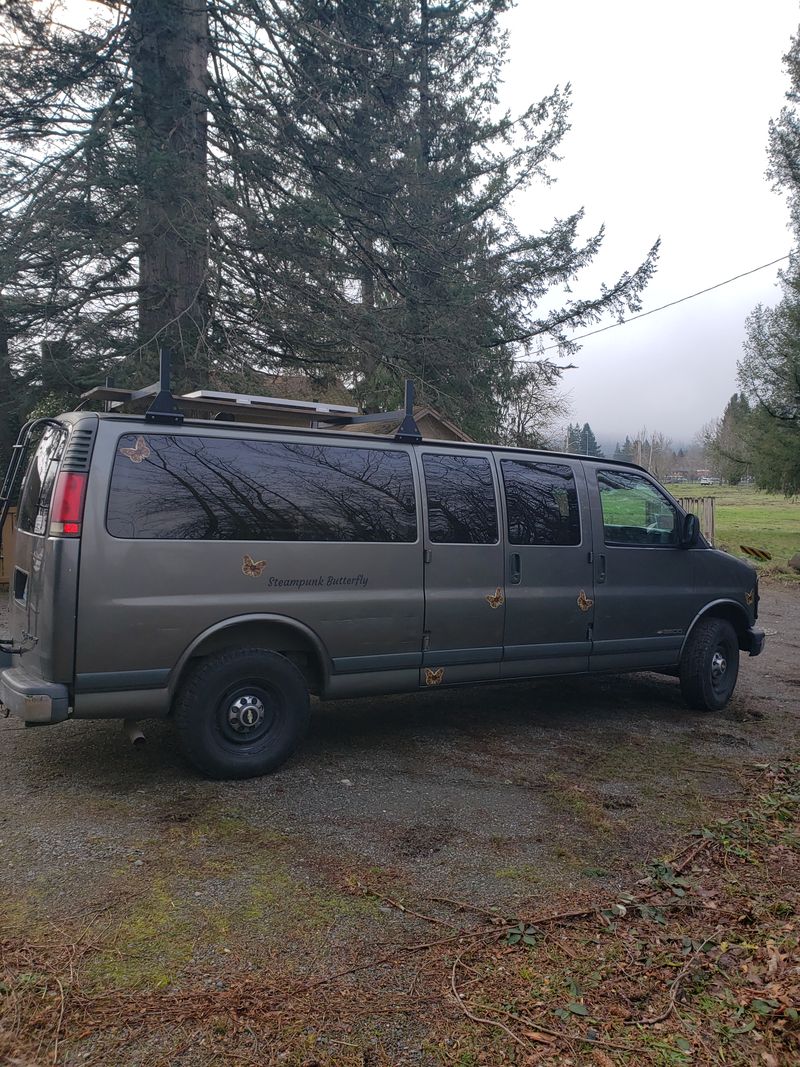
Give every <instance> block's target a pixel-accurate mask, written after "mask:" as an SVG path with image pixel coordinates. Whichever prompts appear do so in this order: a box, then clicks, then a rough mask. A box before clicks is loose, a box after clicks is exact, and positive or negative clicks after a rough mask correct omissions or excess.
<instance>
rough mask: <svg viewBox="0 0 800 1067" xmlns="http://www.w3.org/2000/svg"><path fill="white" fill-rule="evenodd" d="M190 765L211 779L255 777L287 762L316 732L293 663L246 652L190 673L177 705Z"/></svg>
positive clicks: (226, 654)
mask: <svg viewBox="0 0 800 1067" xmlns="http://www.w3.org/2000/svg"><path fill="white" fill-rule="evenodd" d="M173 714H174V719H175V724H176V726H177V729H178V737H179V739H180V743H181V748H182V749H183V753H184V755H185V756H186V758H187V759H188V760H189V762H190V763H192V764H193V765H194V766H195V767H196V768H197V769H198V770H199V771H201V772H202V773H203V774H205V775H207V776H208V777H209V778H254V777H256V776H257V775H260V774H268V773H269V772H270V771H274V770H276V769H277V768H278V767H280V766H281V764H282V763H285V762H286V760H287V759H288V758H289V757H290V756H291V754H292V753H293V752H294V750H295V749H296V748H297V746H298V744H299V743H300V741H301V740H302V739H303V736H304V735H305V732H306V730H307V728H308V723H309V718H310V714H311V712H310V707H309V698H308V687H307V685H306V682H305V679H304V678H303V675H302V674H301V673H300V671H299V670H298V669H297V667H295V665H294V664H293V663H291V662H290V661H289V660H288V659H286V657H285V656H281V655H280V653H278V652H269V651H267V650H266V649H260V648H239V649H232V650H231V651H229V652H220V653H218V654H217V655H214V656H209V657H208V659H204V660H201V661H200V662H199V663H198V664H197V666H195V667H192V668H191V669H190V673H189V674H188V675H187V677H186V679H185V681H184V682H183V685H182V686H181V688H180V690H179V692H178V696H177V698H176V700H175V705H174V712H173Z"/></svg>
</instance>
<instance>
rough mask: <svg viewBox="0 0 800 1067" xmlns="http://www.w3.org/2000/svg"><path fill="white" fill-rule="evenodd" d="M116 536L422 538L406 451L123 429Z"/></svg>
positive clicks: (111, 512)
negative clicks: (124, 433)
mask: <svg viewBox="0 0 800 1067" xmlns="http://www.w3.org/2000/svg"><path fill="white" fill-rule="evenodd" d="M107 523H108V531H109V533H111V534H113V535H114V536H115V537H159V538H189V539H207V540H244V541H414V540H416V536H417V523H416V510H415V502H414V479H413V476H412V473H411V461H410V459H409V457H408V455H407V453H405V452H400V451H393V450H390V449H376V448H339V447H336V446H328V445H314V444H300V443H297V444H295V443H293V442H279V441H249V440H237V439H234V438H220V437H189V436H182V435H181V436H174V437H173V436H167V435H163V436H162V435H159V434H152V435H150V434H148V435H137V434H127V435H126V436H125V437H122V438H120V441H119V445H118V447H117V455H116V458H115V461H114V471H113V475H112V480H111V494H110V497H109V503H108V517H107Z"/></svg>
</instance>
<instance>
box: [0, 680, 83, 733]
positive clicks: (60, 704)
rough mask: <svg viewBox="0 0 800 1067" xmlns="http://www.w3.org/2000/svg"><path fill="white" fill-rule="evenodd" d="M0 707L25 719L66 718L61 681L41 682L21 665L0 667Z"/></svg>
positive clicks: (65, 696)
mask: <svg viewBox="0 0 800 1067" xmlns="http://www.w3.org/2000/svg"><path fill="white" fill-rule="evenodd" d="M0 709H3V710H5V711H7V712H9V713H10V714H11V715H14V716H16V718H18V719H23V720H24V721H25V722H35V723H48V722H63V721H64V719H68V718H69V693H68V691H67V687H66V686H65V685H59V684H58V683H57V682H45V681H44V680H43V679H42V678H37V677H35V676H34V675H32V674H28V672H27V671H26V670H25V669H24V668H22V667H6V668H5V669H3V670H0Z"/></svg>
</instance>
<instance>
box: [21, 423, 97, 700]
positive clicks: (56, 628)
mask: <svg viewBox="0 0 800 1067" xmlns="http://www.w3.org/2000/svg"><path fill="white" fill-rule="evenodd" d="M85 418H86V419H88V420H90V421H91V420H96V416H92V415H87V416H85ZM91 437H92V432H91V430H90V429H86V428H82V429H78V428H77V427H76V426H74V425H73V426H70V424H69V423H66V422H65V423H63V424H62V425H59V424H58V422H57V421H55V420H54V421H52V422H50V423H49V424H48V425H47V426H46V427H45V430H44V432H43V434H42V437H41V439H40V441H39V444H38V446H37V447H36V451H35V453H34V455H33V458H32V459H31V461H30V463H29V465H28V470H27V473H26V475H25V480H24V482H23V484H22V492H21V495H20V501H19V508H18V512H17V529H16V537H15V544H14V560H13V567H12V569H11V576H10V588H9V627H10V631H11V632H10V636H11V639H12V643H13V647H14V648H21V649H22V650H23V651H22V652H21V653H20V655H19V657H15V660H16V663H15V666H18V667H22V668H24V670H25V671H27V672H28V673H29V674H31V675H33V676H36V677H40V678H42V679H45V680H47V681H54V682H61V683H63V684H66V685H71V683H72V678H73V672H74V665H75V610H76V604H77V586H78V558H79V552H80V537H79V536H77V535H76V536H63V532H64V531H63V530H62V531H60V532H61V534H62V536H52V533H53V530H52V529H51V520H52V518H53V505H54V499H55V496H56V492H57V485H58V483H59V478H60V477H63V472H64V471H65V468H69V470H72V469H73V468H74V465H75V460H76V457H77V456H78V454H79V453H80V456H79V458H80V462H81V464H83V463H84V462H85V467H84V470H85V469H86V468H88V447H89V445H90V443H91ZM83 476H84V477H85V474H84V475H83ZM59 492H60V493H62V495H63V490H59Z"/></svg>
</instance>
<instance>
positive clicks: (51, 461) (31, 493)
mask: <svg viewBox="0 0 800 1067" xmlns="http://www.w3.org/2000/svg"><path fill="white" fill-rule="evenodd" d="M66 439H67V435H66V433H64V432H63V431H61V430H57V429H56V428H55V427H54V426H48V427H47V429H46V430H45V432H44V434H43V435H42V439H41V441H40V442H39V447H38V448H37V449H36V453H35V455H34V457H33V459H32V460H31V463H30V466H29V467H28V470H27V473H26V475H25V482H24V484H23V486H22V499H21V500H20V503H19V516H18V518H17V526H18V528H19V529H20V530H24V531H25V532H26V533H37V534H43V533H46V532H47V518H48V513H49V511H50V497H51V496H52V495H53V485H54V484H55V480H56V472H57V470H58V461H59V460H60V459H61V453H62V452H63V451H64V443H65V441H66Z"/></svg>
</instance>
